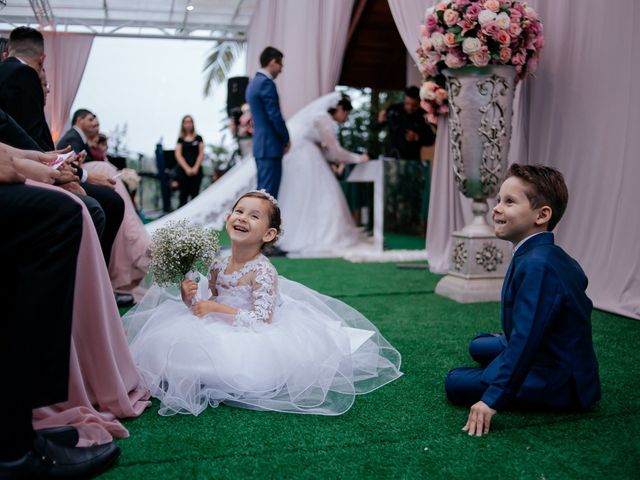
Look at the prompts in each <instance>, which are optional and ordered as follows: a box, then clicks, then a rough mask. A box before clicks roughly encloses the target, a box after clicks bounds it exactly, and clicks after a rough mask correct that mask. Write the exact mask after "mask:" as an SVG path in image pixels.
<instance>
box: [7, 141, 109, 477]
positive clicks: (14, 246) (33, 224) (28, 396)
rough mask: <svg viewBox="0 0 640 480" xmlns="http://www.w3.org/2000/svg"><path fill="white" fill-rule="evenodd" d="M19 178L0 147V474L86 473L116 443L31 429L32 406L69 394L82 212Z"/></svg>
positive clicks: (103, 463)
mask: <svg viewBox="0 0 640 480" xmlns="http://www.w3.org/2000/svg"><path fill="white" fill-rule="evenodd" d="M23 182H24V178H23V177H22V176H21V175H20V174H19V173H17V171H16V169H15V166H14V164H13V160H12V159H11V157H10V156H9V154H8V153H7V152H6V151H5V150H4V149H2V148H0V223H1V224H2V225H4V226H6V227H7V228H6V229H4V230H3V233H2V235H1V236H0V262H1V263H2V268H3V270H2V275H0V304H1V305H2V308H3V313H2V316H0V323H1V324H2V331H3V333H2V335H0V377H2V381H3V393H2V395H0V421H1V422H2V435H1V436H0V478H50V477H56V478H68V477H73V478H78V477H83V478H86V477H90V476H93V475H96V474H98V473H99V472H100V471H102V470H104V469H105V468H107V467H108V466H109V465H111V464H112V463H113V462H114V461H115V460H116V459H117V457H118V455H119V449H118V447H117V446H116V445H114V444H113V443H109V444H106V445H100V446H98V447H90V448H75V445H76V443H77V440H78V433H77V431H75V430H74V429H72V428H71V427H61V428H57V429H48V430H46V431H37V432H36V431H34V430H33V426H32V418H31V417H32V412H31V411H32V409H33V408H36V407H40V406H45V405H50V404H54V403H58V402H64V401H66V400H67V397H68V391H69V388H68V383H69V354H70V353H69V352H70V340H71V319H72V308H73V296H74V284H75V274H76V264H77V256H78V251H79V248H80V239H81V236H82V211H81V207H80V205H79V204H78V203H76V202H74V201H73V200H71V199H70V198H68V197H67V196H66V195H65V194H63V193H58V192H54V191H50V190H45V189H42V188H38V187H35V186H30V185H24V183H23ZM37 284H41V285H46V288H36V285H37ZM36 290H37V292H36Z"/></svg>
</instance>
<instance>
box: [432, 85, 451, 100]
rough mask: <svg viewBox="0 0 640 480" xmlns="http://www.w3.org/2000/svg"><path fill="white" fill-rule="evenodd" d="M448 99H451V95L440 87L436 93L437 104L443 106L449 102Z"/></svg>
mask: <svg viewBox="0 0 640 480" xmlns="http://www.w3.org/2000/svg"><path fill="white" fill-rule="evenodd" d="M447 98H449V94H448V93H447V91H446V90H445V89H444V88H442V87H440V88H438V89H437V90H436V92H435V99H436V102H438V103H440V104H442V103H443V102H446V101H447Z"/></svg>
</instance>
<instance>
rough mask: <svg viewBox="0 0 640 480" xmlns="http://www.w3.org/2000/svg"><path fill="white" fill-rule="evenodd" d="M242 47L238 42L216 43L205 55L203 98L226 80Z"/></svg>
mask: <svg viewBox="0 0 640 480" xmlns="http://www.w3.org/2000/svg"><path fill="white" fill-rule="evenodd" d="M243 48H244V47H243V46H242V45H241V44H239V43H238V42H216V44H215V45H214V46H213V48H212V49H211V52H209V55H207V58H206V60H205V62H204V67H203V68H202V71H203V72H205V73H206V77H205V83H204V96H205V97H206V96H208V95H209V94H210V93H211V92H212V90H213V89H214V88H215V87H217V86H218V85H220V83H222V82H223V81H224V80H225V79H226V78H227V74H228V73H229V70H230V69H231V67H232V66H233V63H234V62H235V61H236V59H237V58H238V57H239V56H240V53H241V52H242V49H243Z"/></svg>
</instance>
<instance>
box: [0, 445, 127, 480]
mask: <svg viewBox="0 0 640 480" xmlns="http://www.w3.org/2000/svg"><path fill="white" fill-rule="evenodd" d="M119 456H120V449H119V448H118V446H117V445H116V444H114V443H107V444H105V445H98V446H95V447H86V448H68V447H63V446H61V445H57V444H55V443H53V442H51V441H49V440H47V439H46V438H45V437H43V436H40V435H36V438H35V440H34V442H33V448H32V449H31V450H30V451H29V452H27V453H26V454H25V455H23V456H22V457H20V458H18V459H17V460H13V461H9V462H6V461H5V462H0V479H3V480H4V479H36V478H69V479H74V478H91V477H95V476H96V475H98V474H100V473H102V472H104V471H105V470H106V469H108V468H109V467H110V466H111V465H113V463H114V462H115V461H116V460H117V459H118V457H119Z"/></svg>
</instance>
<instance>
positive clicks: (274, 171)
mask: <svg viewBox="0 0 640 480" xmlns="http://www.w3.org/2000/svg"><path fill="white" fill-rule="evenodd" d="M282 59H283V55H282V52H280V51H279V50H277V49H275V48H273V47H267V48H265V49H264V50H263V51H262V53H261V54H260V66H261V67H262V68H261V69H260V70H258V72H257V73H256V75H255V77H253V79H252V80H251V81H250V82H249V85H248V86H247V94H246V96H247V102H248V103H249V107H250V108H251V115H252V116H253V129H254V132H253V156H254V158H255V159H256V165H257V168H258V189H264V190H266V191H267V192H269V193H270V194H271V195H273V196H274V197H275V198H277V197H278V190H279V188H280V179H281V177H282V157H283V156H284V154H285V153H287V152H288V151H289V148H290V146H291V145H290V143H289V131H288V130H287V126H286V124H285V122H284V119H283V118H282V113H281V112H280V100H279V98H278V91H277V90H276V84H275V83H274V82H273V81H274V80H275V79H276V78H277V76H278V75H279V74H280V72H282V66H283V65H282Z"/></svg>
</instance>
